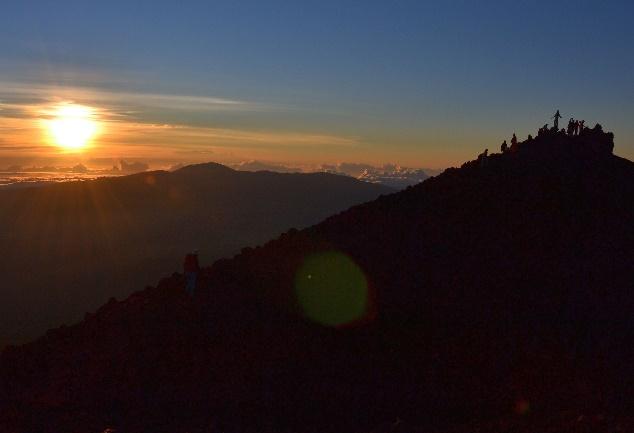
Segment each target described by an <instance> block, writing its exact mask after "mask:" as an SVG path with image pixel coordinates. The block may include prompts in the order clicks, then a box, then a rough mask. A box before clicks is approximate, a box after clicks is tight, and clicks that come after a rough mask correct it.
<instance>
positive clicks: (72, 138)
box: [46, 103, 99, 151]
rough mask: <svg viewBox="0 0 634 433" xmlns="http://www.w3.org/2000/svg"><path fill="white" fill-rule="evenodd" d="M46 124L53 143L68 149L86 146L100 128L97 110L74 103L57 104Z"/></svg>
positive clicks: (77, 149) (78, 148)
mask: <svg viewBox="0 0 634 433" xmlns="http://www.w3.org/2000/svg"><path fill="white" fill-rule="evenodd" d="M46 126H47V129H48V132H49V134H50V137H51V139H52V141H53V144H55V145H56V146H58V147H60V148H62V149H64V150H68V151H79V150H81V149H83V148H85V147H86V146H87V145H88V143H89V142H90V140H91V139H92V138H93V137H94V136H95V134H96V133H97V132H98V130H99V123H98V122H97V120H96V115H95V110H94V109H93V108H91V107H86V106H84V105H78V104H72V103H67V104H62V105H59V106H57V107H56V108H55V110H54V111H53V113H52V118H51V119H49V120H47V121H46Z"/></svg>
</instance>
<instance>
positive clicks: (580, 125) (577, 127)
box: [539, 110, 586, 135]
mask: <svg viewBox="0 0 634 433" xmlns="http://www.w3.org/2000/svg"><path fill="white" fill-rule="evenodd" d="M561 118H563V116H562V115H561V114H559V110H557V112H556V113H555V115H554V116H553V117H552V119H555V121H554V122H553V124H554V127H553V130H554V131H559V119H561ZM585 123H586V121H585V120H575V119H573V118H572V117H571V118H570V120H569V121H568V128H566V130H565V131H564V130H563V129H562V131H563V132H565V133H566V134H568V135H579V134H581V133H582V132H583V130H584V128H585V125H584V124H585ZM548 131H549V129H548V124H545V125H544V126H543V127H542V128H540V129H539V135H541V134H543V133H546V132H548Z"/></svg>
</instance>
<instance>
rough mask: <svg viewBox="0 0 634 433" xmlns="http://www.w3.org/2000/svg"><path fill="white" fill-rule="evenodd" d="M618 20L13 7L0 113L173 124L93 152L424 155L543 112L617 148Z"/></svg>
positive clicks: (492, 135)
mask: <svg viewBox="0 0 634 433" xmlns="http://www.w3.org/2000/svg"><path fill="white" fill-rule="evenodd" d="M632 16H634V6H633V4H632V2H626V1H612V2H597V1H576V2H572V1H557V2H543V1H531V2H528V1H487V2H467V1H442V2H425V1H382V2H379V1H342V0H339V1H330V0H322V1H302V2H297V1H267V2H262V1H257V2H256V1H231V2H229V1H187V2H175V1H171V2H168V1H163V0H155V1H136V2H135V1H119V0H110V1H108V2H86V1H81V2H80V1H59V2H50V1H28V0H23V1H20V2H11V3H10V4H5V5H3V10H2V14H0V28H1V29H2V33H1V34H2V37H1V38H0V59H1V61H0V81H1V83H0V104H2V103H5V107H4V110H0V122H1V121H2V115H3V111H4V112H5V113H6V112H9V111H11V112H14V111H16V110H18V111H19V110H20V109H21V107H22V108H24V107H32V106H33V105H37V104H39V103H50V102H51V101H60V100H73V101H79V102H81V103H84V104H87V105H93V106H96V107H97V108H101V106H102V105H103V107H104V112H105V113H107V115H108V116H109V119H110V122H112V123H111V124H112V125H114V124H115V123H114V121H115V120H117V121H119V120H121V119H125V120H126V122H128V124H130V125H132V124H135V125H138V124H143V125H153V126H156V125H163V126H166V127H167V126H174V127H175V128H174V129H173V130H172V132H171V133H170V134H168V135H169V138H161V139H156V142H153V143H149V142H147V141H148V140H150V139H155V138H156V135H155V134H154V133H152V134H149V133H148V132H147V131H146V130H142V133H138V134H137V135H135V136H134V137H126V136H125V134H122V133H119V134H117V135H116V136H114V135H112V136H111V137H109V138H107V139H106V138H104V140H103V142H101V143H100V142H99V140H95V141H96V143H95V149H94V151H93V156H99V157H108V156H109V155H110V156H112V157H121V156H126V155H130V156H133V157H138V158H143V157H144V153H147V156H148V158H149V157H151V156H152V155H156V154H157V152H156V151H153V150H152V148H153V146H154V147H156V148H157V150H158V154H160V155H162V158H163V159H165V160H173V161H177V160H183V161H185V162H187V160H188V159H191V160H200V159H216V160H221V161H223V160H230V159H232V158H233V159H245V158H246V159H248V158H257V159H265V160H271V161H280V162H293V163H298V162H299V163H301V162H306V163H318V162H334V161H355V162H357V161H358V162H372V163H381V162H397V163H400V164H403V165H409V166H436V167H440V166H446V165H455V164H459V163H460V162H462V161H463V160H466V159H469V158H472V157H473V155H474V154H476V153H478V152H479V151H481V149H482V148H484V147H490V148H491V147H494V146H496V145H497V143H499V142H501V141H502V140H503V139H505V138H508V136H510V135H511V134H512V133H513V132H514V131H516V132H517V133H518V135H519V136H520V137H522V136H526V135H527V134H528V133H535V131H536V130H537V128H538V127H539V126H541V125H543V124H544V123H546V122H547V121H548V118H549V116H550V115H552V112H554V110H555V109H557V108H558V109H560V110H561V112H562V114H563V115H564V117H565V118H568V117H576V118H583V119H586V121H587V123H590V124H594V123H596V122H600V123H602V124H603V125H604V126H605V128H606V129H609V130H612V131H614V132H615V134H616V142H617V143H616V152H617V153H618V154H621V155H623V156H626V157H628V158H630V159H632V158H634V140H633V138H634V123H633V122H632V120H631V119H632V118H633V117H634V102H633V101H634V78H633V77H634V54H633V53H634V50H632V46H633V44H634V30H633V29H634V27H632V24H631V19H632ZM29 86H32V87H33V89H34V90H33V91H32V92H27V91H25V90H24V88H28V87H29ZM16 88H19V89H21V91H19V92H17V91H15V89H16ZM74 92H75V93H74ZM113 95H115V96H113ZM148 95H152V96H153V98H154V99H152V98H149V99H148V98H147V96H148ZM159 96H160V97H159ZM163 96H170V97H172V99H169V98H164V97H163ZM175 97H178V98H180V99H178V101H179V104H175V105H178V106H177V107H176V108H175V107H174V106H173V105H170V102H174V101H175V100H174V99H173V98H175ZM200 97H205V98H208V99H206V101H207V103H205V104H202V105H203V106H201V101H200V100H196V99H195V98H200ZM157 98H158V100H159V101H160V102H161V103H157ZM161 98H162V99H161ZM196 101H198V102H196ZM213 101H216V102H218V101H220V102H222V101H227V102H230V103H228V104H223V103H219V104H215V103H213ZM234 102H235V104H233V105H232V103H234ZM100 104H102V105H100ZM1 108H2V105H0V109H1ZM23 111H24V112H25V113H26V112H27V111H28V110H23ZM18 117H20V116H18ZM22 117H28V116H27V115H26V114H24V115H23V116H22ZM11 125H14V124H11ZM9 127H11V126H10V125H9V126H6V125H5V127H4V129H5V130H6V128H9ZM186 128H193V129H192V131H193V130H195V131H196V134H198V135H196V139H191V138H188V137H191V134H190V133H189V131H190V130H187V129H186ZM176 130H177V131H178V132H179V133H176V132H174V131H176ZM184 131H187V133H185V132H184ZM205 131H207V132H209V131H211V133H209V134H207V132H205ZM220 131H222V133H220ZM137 132H138V131H137ZM181 132H183V133H181ZM203 132H204V133H203ZM179 134H180V135H179ZM133 135H134V134H133ZM9 136H10V137H12V136H11V135H9ZM223 137H224V138H223ZM227 137H229V138H227ZM241 137H246V138H244V139H243V138H241ZM20 139H22V140H23V139H24V138H19V136H16V138H15V140H13V139H7V138H5V139H4V140H2V141H0V146H5V147H6V148H7V149H5V151H4V152H2V154H0V158H3V157H4V158H5V159H8V158H10V157H13V156H16V155H18V154H21V153H20V152H21V151H20V147H19V146H18V145H17V144H16V141H17V140H20ZM139 143H142V144H143V146H140V145H139ZM13 148H15V150H12V149H13ZM188 152H189V153H188ZM47 155H49V154H47ZM31 156H33V155H31ZM75 157H78V156H77V155H75ZM84 157H86V156H84ZM0 165H2V164H0Z"/></svg>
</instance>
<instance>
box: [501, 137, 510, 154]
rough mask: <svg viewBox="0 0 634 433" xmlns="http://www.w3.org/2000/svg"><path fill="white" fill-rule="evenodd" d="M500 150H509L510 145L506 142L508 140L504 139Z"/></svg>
mask: <svg viewBox="0 0 634 433" xmlns="http://www.w3.org/2000/svg"><path fill="white" fill-rule="evenodd" d="M500 150H501V151H502V153H506V151H507V150H509V145H508V144H506V140H504V142H503V143H502V146H500Z"/></svg>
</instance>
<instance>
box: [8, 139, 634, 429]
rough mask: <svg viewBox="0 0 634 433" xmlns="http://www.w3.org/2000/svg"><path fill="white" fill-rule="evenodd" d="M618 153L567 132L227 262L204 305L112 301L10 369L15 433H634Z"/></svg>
mask: <svg viewBox="0 0 634 433" xmlns="http://www.w3.org/2000/svg"><path fill="white" fill-rule="evenodd" d="M612 148H613V136H612V134H606V133H603V132H602V131H601V130H600V129H598V128H597V129H595V130H585V131H584V132H583V133H582V135H580V136H566V135H562V134H559V133H552V132H548V133H545V134H542V135H540V136H539V137H537V138H535V139H533V140H530V141H525V142H523V143H520V144H519V146H518V147H517V148H515V149H514V151H513V152H508V153H505V154H495V155H491V156H489V157H488V158H481V159H480V160H478V161H472V162H469V163H466V164H464V165H463V166H462V167H461V168H459V169H449V170H447V171H445V172H444V173H443V174H442V175H440V176H437V177H434V178H431V179H428V180H426V181H425V182H423V183H422V184H420V185H417V186H415V187H411V188H408V189H407V190H405V191H403V192H400V193H397V194H392V195H389V196H382V197H380V198H379V199H377V200H375V201H373V202H370V203H366V204H363V205H359V206H356V207H354V208H352V209H350V210H348V211H345V212H342V213H340V214H337V215H334V216H332V217H330V218H328V219H326V220H325V221H323V222H322V223H320V224H318V225H316V226H313V227H310V228H308V229H305V230H300V231H296V230H293V231H290V232H287V233H285V234H284V235H282V236H281V237H280V238H279V239H276V240H274V241H271V242H269V243H267V244H266V245H264V246H262V247H259V248H255V249H244V250H243V252H242V253H241V254H239V255H237V256H236V257H234V258H233V259H231V260H226V259H225V260H220V261H217V262H215V263H214V264H213V266H211V267H209V268H206V269H204V270H203V272H202V275H201V276H200V279H199V290H198V292H197V293H196V296H195V297H194V298H193V299H190V298H189V297H188V296H187V295H186V294H185V293H184V291H183V284H184V282H183V277H182V276H181V275H178V274H175V275H173V276H172V277H170V278H166V279H164V280H162V281H161V282H160V283H159V284H158V286H157V287H156V288H148V289H146V290H145V291H142V292H138V293H136V294H134V295H132V296H131V297H129V298H128V299H126V300H124V301H121V302H117V301H114V300H113V301H111V302H110V303H108V304H107V305H105V306H103V307H102V308H101V309H100V310H99V311H97V312H96V313H95V314H94V315H89V316H87V317H86V319H85V320H84V321H83V322H82V323H80V324H78V325H76V326H72V327H68V328H59V329H56V330H52V331H49V333H47V335H46V336H44V337H42V338H41V339H39V340H37V341H35V342H34V343H31V344H28V345H25V346H21V347H15V348H9V349H7V350H5V352H4V353H3V354H2V357H1V358H0V392H2V394H0V399H2V400H0V401H2V402H3V405H2V407H4V411H1V412H0V414H1V416H0V420H2V421H1V422H0V426H6V428H5V429H9V431H18V432H30V431H33V432H35V431H38V432H42V431H51V432H52V431H59V430H60V429H62V430H64V431H78V432H79V431H82V432H93V431H94V432H100V431H103V430H104V429H105V428H107V427H111V428H115V429H116V430H117V431H125V432H142V431H153V432H162V431H164V432H203V431H221V432H239V431H248V432H256V431H258V432H259V431H271V432H355V433H356V432H359V433H361V432H370V431H381V432H389V431H392V432H394V431H438V432H442V431H456V432H459V431H473V430H476V429H477V430H481V431H487V432H502V431H536V430H540V431H541V430H544V431H557V432H569V431H570V432H572V431H596V430H597V429H603V428H606V429H610V428H612V427H614V428H616V427H615V426H616V425H617V424H619V423H620V425H621V428H627V426H628V425H629V426H631V425H632V423H631V419H630V421H627V420H628V419H629V418H626V417H625V416H624V414H627V413H631V411H632V409H634V408H633V407H632V406H631V403H630V402H631V401H634V395H632V393H633V392H632V389H634V388H633V387H632V385H633V384H634V371H632V369H631V365H632V361H633V360H634V358H633V355H634V350H633V349H632V348H633V347H634V344H633V343H634V319H633V318H632V314H631V312H632V311H633V308H634V296H633V295H632V289H634V287H633V285H634V283H633V282H634V226H633V225H632V221H634V164H633V163H632V162H630V161H627V160H624V159H622V158H619V157H616V156H614V155H613V154H612ZM2 423H4V424H2ZM373 429H374V430H373ZM548 429H550V430H548Z"/></svg>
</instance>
